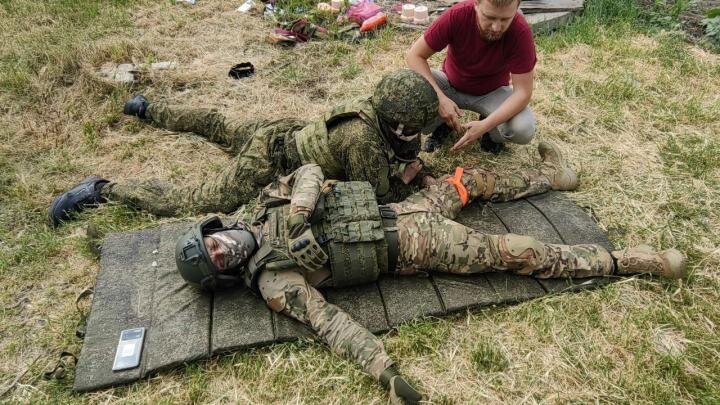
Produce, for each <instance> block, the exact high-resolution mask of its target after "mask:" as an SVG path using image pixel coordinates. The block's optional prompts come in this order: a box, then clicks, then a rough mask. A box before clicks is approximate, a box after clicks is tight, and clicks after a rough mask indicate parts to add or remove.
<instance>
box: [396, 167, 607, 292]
mask: <svg viewBox="0 0 720 405" xmlns="http://www.w3.org/2000/svg"><path fill="white" fill-rule="evenodd" d="M462 183H463V185H465V187H466V189H467V190H468V193H469V194H470V199H476V198H480V199H483V200H486V201H508V200H512V199H515V198H522V197H527V196H530V195H533V194H539V193H543V192H546V191H548V190H549V189H550V188H551V187H550V181H549V179H548V178H547V177H546V176H545V175H544V174H542V173H541V172H540V171H538V170H525V171H521V172H519V173H517V174H511V175H501V174H496V173H491V172H487V171H484V170H467V171H466V172H465V174H464V175H463V176H462ZM391 206H392V207H393V208H394V209H395V210H396V211H397V212H398V214H399V215H398V220H397V227H398V240H399V241H400V257H399V259H398V271H399V272H400V273H402V274H412V273H416V272H424V271H430V270H435V271H441V272H448V273H457V274H463V273H481V272H488V271H496V270H499V271H511V272H514V273H517V274H523V275H532V276H535V277H539V278H549V277H590V276H599V275H607V274H612V272H613V269H614V264H613V260H612V258H611V256H610V254H609V253H608V252H607V251H606V250H605V249H604V248H602V247H600V246H597V245H574V246H568V245H553V244H546V243H542V242H539V241H537V240H535V239H533V238H531V237H529V236H523V235H514V234H505V235H486V234H483V233H480V232H477V231H475V230H474V229H472V228H468V227H466V226H465V225H462V224H459V223H457V222H455V221H453V220H452V218H455V216H456V215H457V214H458V213H459V212H460V209H461V208H462V204H461V202H460V197H459V195H458V192H457V190H456V189H455V187H454V186H453V185H451V184H450V183H448V182H446V181H441V182H439V183H438V184H437V185H434V186H432V187H430V188H428V189H426V190H423V191H420V192H418V193H416V194H414V195H413V196H411V197H409V198H408V199H407V200H405V201H403V202H401V203H397V204H391Z"/></svg>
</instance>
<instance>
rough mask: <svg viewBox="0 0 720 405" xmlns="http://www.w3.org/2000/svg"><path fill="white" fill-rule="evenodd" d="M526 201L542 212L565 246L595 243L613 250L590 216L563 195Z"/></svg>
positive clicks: (550, 194) (537, 197) (544, 196)
mask: <svg viewBox="0 0 720 405" xmlns="http://www.w3.org/2000/svg"><path fill="white" fill-rule="evenodd" d="M528 201H529V202H530V204H532V205H533V206H535V208H537V209H538V210H539V211H542V213H543V215H544V216H545V217H546V218H547V219H548V221H550V222H551V223H552V224H553V226H554V227H555V229H556V230H557V231H558V233H559V234H560V237H561V238H562V240H563V241H564V242H565V243H566V244H569V245H577V244H581V243H595V244H598V245H600V246H602V247H604V248H605V249H608V250H613V245H612V243H611V242H610V239H608V237H607V235H606V234H605V233H604V232H603V231H602V229H600V227H598V226H597V224H596V223H595V221H593V219H592V218H591V217H590V215H588V213H587V212H585V210H583V209H582V208H581V207H579V206H578V205H577V204H575V203H574V202H573V201H572V200H570V199H569V198H567V196H565V195H564V194H562V193H558V192H551V193H546V194H541V195H536V196H532V197H530V198H528Z"/></svg>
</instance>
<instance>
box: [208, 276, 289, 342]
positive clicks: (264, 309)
mask: <svg viewBox="0 0 720 405" xmlns="http://www.w3.org/2000/svg"><path fill="white" fill-rule="evenodd" d="M213 299H214V302H213V321H212V345H211V351H212V352H213V354H216V353H224V352H229V351H233V350H237V349H241V348H247V347H253V346H260V345H264V344H268V343H272V342H273V341H274V340H275V332H274V329H273V322H272V314H271V310H270V308H268V306H267V305H266V304H265V302H264V301H263V300H262V299H260V298H259V297H257V296H256V295H255V294H253V293H252V292H251V291H250V289H249V288H245V287H244V286H241V287H237V288H233V289H228V290H223V291H219V292H216V293H215V296H214V297H213Z"/></svg>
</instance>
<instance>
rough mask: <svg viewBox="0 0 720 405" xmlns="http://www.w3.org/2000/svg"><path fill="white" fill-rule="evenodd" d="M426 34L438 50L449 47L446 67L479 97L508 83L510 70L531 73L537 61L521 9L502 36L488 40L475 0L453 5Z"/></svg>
mask: <svg viewBox="0 0 720 405" xmlns="http://www.w3.org/2000/svg"><path fill="white" fill-rule="evenodd" d="M424 36H425V42H427V44H428V45H429V46H430V48H432V49H433V50H434V51H435V52H440V51H442V50H443V49H445V47H447V48H448V51H447V56H446V57H445V60H444V61H443V68H442V70H443V72H445V74H446V75H447V78H448V81H450V84H451V85H452V86H453V87H454V88H455V89H457V90H459V91H460V92H463V93H466V94H472V95H476V96H479V95H483V94H487V93H490V92H491V91H493V90H495V89H497V88H498V87H502V86H507V85H508V83H509V80H510V73H515V74H523V73H528V72H530V71H531V70H533V68H534V67H535V62H536V61H537V56H536V54H535V41H534V40H533V34H532V30H531V29H530V25H528V23H527V21H525V17H524V16H523V15H522V13H521V12H520V11H518V13H517V14H516V15H515V19H513V22H512V23H511V24H510V27H509V28H508V30H507V31H505V34H504V35H503V36H502V38H500V39H499V40H498V41H493V42H488V41H486V40H485V39H483V38H482V37H481V34H480V29H479V28H478V24H477V17H476V14H475V0H466V1H463V2H462V3H458V4H456V5H455V6H453V7H451V8H450V9H449V10H447V11H446V12H444V13H443V14H442V15H440V17H438V18H437V19H436V20H435V21H434V22H433V24H432V25H431V26H430V28H428V29H427V30H426V31H425V35H424Z"/></svg>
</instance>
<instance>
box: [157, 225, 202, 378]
mask: <svg viewBox="0 0 720 405" xmlns="http://www.w3.org/2000/svg"><path fill="white" fill-rule="evenodd" d="M189 226H190V225H189V224H187V223H181V224H172V225H165V226H163V228H162V236H161V238H160V246H159V247H158V254H157V255H156V259H155V261H154V263H153V264H154V265H155V287H154V294H153V300H152V327H151V329H150V330H149V331H148V333H147V335H146V338H145V339H146V343H145V346H146V349H147V364H146V367H145V372H146V374H148V373H152V372H155V371H157V370H159V369H162V368H165V367H170V366H174V365H179V364H183V363H186V362H189V361H192V360H196V359H202V358H207V357H209V356H210V316H211V308H210V304H211V302H212V296H211V295H210V294H207V293H203V292H201V291H199V290H198V289H197V288H195V287H193V286H190V285H188V284H187V283H186V282H185V280H183V278H182V276H180V273H179V272H178V271H177V266H176V264H175V243H176V241H177V239H178V238H179V237H180V235H182V234H183V233H184V232H185V231H186V230H187V229H188V227H189ZM168 342H172V344H168Z"/></svg>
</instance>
